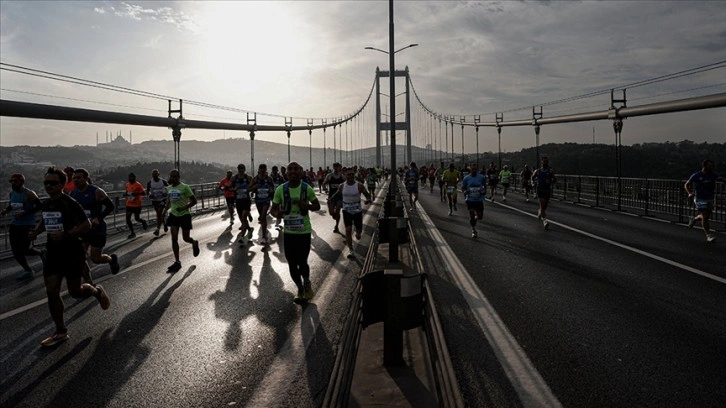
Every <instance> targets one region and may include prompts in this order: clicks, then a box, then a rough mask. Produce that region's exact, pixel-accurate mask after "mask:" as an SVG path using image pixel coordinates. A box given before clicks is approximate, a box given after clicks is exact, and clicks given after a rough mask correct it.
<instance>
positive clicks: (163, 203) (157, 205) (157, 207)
mask: <svg viewBox="0 0 726 408" xmlns="http://www.w3.org/2000/svg"><path fill="white" fill-rule="evenodd" d="M151 206H152V207H154V209H155V210H163V209H164V207H166V200H158V201H152V202H151Z"/></svg>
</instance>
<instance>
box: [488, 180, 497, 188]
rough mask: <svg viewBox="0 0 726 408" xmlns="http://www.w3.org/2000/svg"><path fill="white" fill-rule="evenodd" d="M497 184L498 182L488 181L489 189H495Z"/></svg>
mask: <svg viewBox="0 0 726 408" xmlns="http://www.w3.org/2000/svg"><path fill="white" fill-rule="evenodd" d="M497 184H499V180H489V187H496V186H497Z"/></svg>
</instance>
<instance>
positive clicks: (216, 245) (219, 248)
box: [207, 214, 242, 259]
mask: <svg viewBox="0 0 726 408" xmlns="http://www.w3.org/2000/svg"><path fill="white" fill-rule="evenodd" d="M228 215H229V214H228ZM233 235H234V234H233V233H232V225H229V226H227V228H225V230H224V231H222V233H221V234H219V236H218V237H217V240H216V241H214V242H208V243H207V250H208V251H210V252H214V259H219V258H221V257H222V253H223V252H224V251H227V250H230V249H233V245H234V242H233ZM240 237H242V235H241V234H240Z"/></svg>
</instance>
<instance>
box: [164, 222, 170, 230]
mask: <svg viewBox="0 0 726 408" xmlns="http://www.w3.org/2000/svg"><path fill="white" fill-rule="evenodd" d="M164 232H169V227H167V226H166V223H164Z"/></svg>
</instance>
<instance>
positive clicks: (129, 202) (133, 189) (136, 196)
mask: <svg viewBox="0 0 726 408" xmlns="http://www.w3.org/2000/svg"><path fill="white" fill-rule="evenodd" d="M126 192H127V193H129V194H130V195H129V196H128V197H126V207H141V200H142V196H143V195H144V193H145V190H144V186H143V185H142V184H141V183H139V182H138V181H135V182H134V183H133V184H131V183H128V182H127V183H126Z"/></svg>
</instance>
